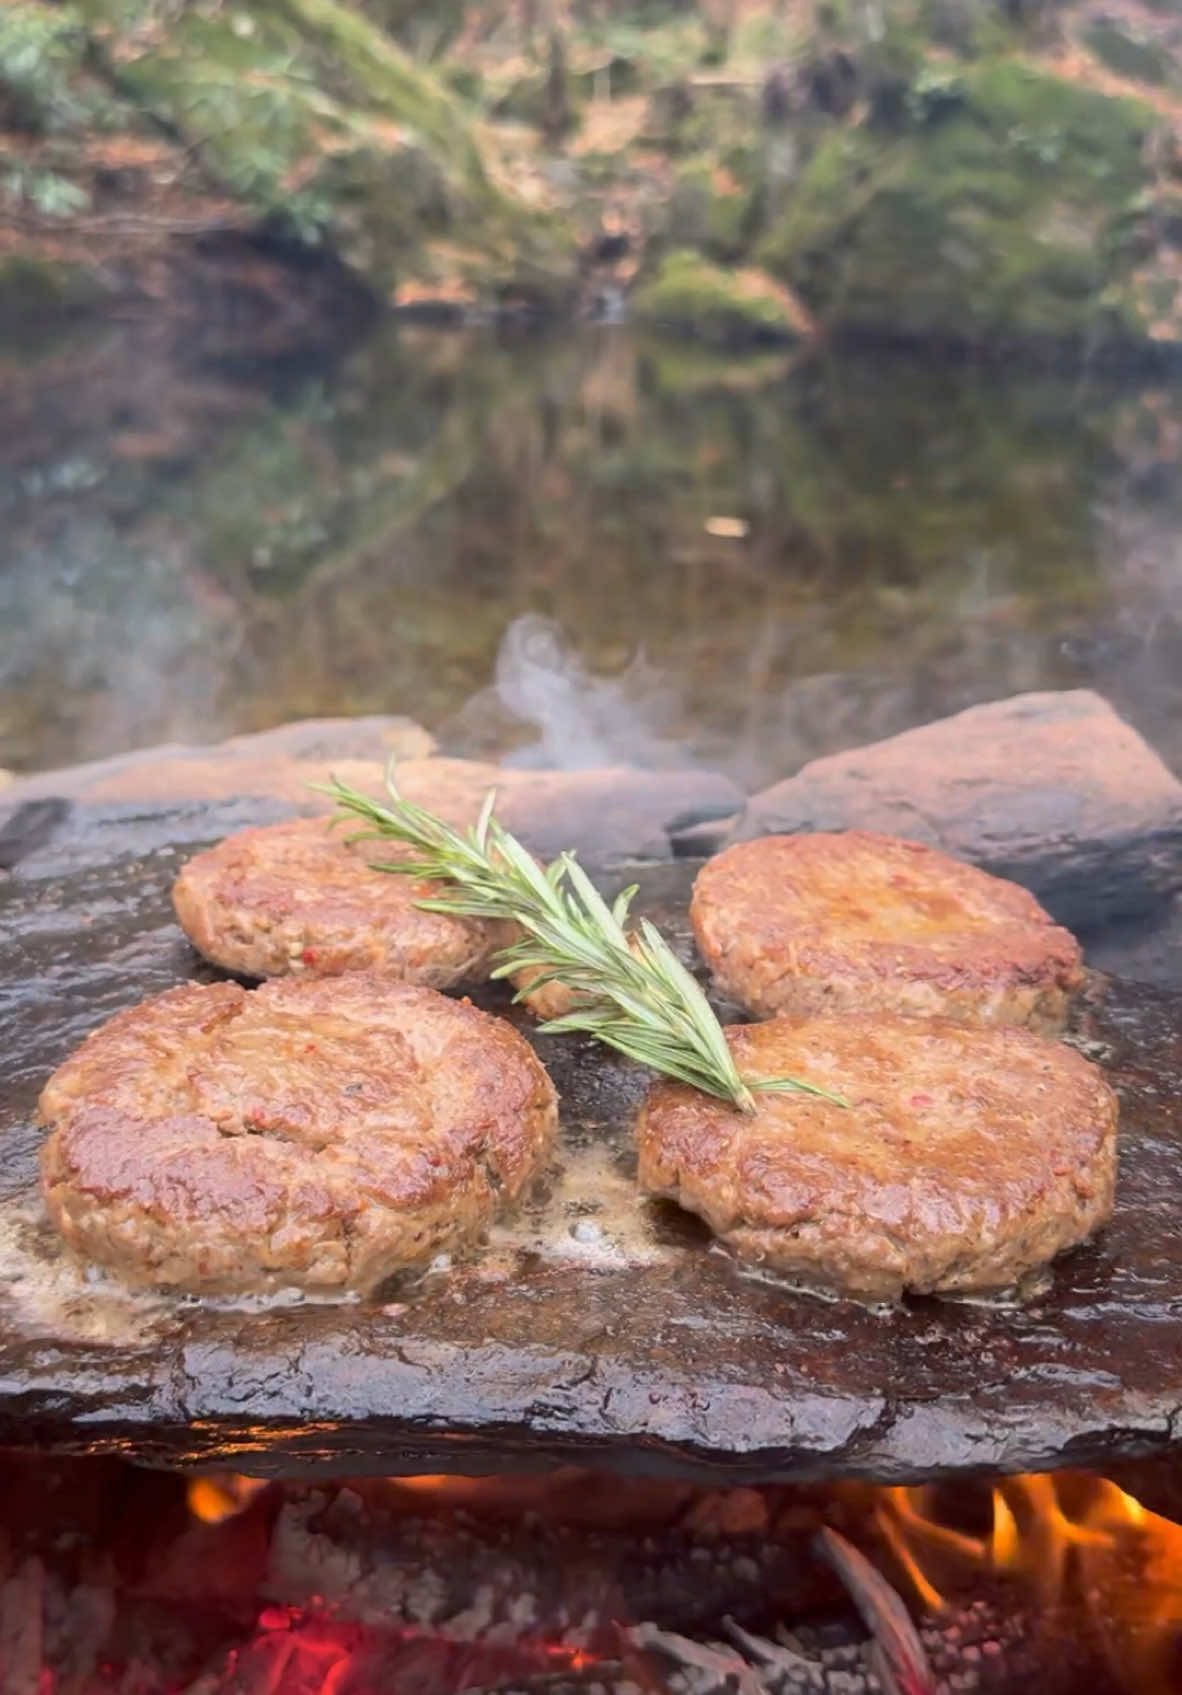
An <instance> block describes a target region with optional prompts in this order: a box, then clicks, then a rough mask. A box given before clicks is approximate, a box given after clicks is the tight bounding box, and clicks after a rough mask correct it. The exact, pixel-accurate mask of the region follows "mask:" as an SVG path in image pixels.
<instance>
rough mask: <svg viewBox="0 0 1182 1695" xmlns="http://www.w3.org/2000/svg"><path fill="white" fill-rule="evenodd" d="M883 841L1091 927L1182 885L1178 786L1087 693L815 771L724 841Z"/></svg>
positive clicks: (962, 718)
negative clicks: (902, 844)
mask: <svg viewBox="0 0 1182 1695" xmlns="http://www.w3.org/2000/svg"><path fill="white" fill-rule="evenodd" d="M850 829H860V830H881V831H883V832H885V833H887V834H891V835H897V836H908V837H911V838H912V839H913V840H916V841H922V842H928V843H930V844H931V845H933V846H934V847H939V848H942V849H944V850H945V852H947V853H950V854H953V855H955V856H956V857H957V858H959V859H966V860H969V861H970V862H971V863H973V864H975V865H981V866H984V867H985V868H986V869H987V870H989V871H993V872H995V873H997V874H998V875H999V876H1002V877H1011V878H1013V879H1014V881H1015V882H1018V883H1023V884H1025V885H1026V887H1027V888H1029V889H1031V890H1033V892H1034V893H1035V894H1036V895H1038V897H1039V898H1040V900H1042V901H1043V902H1044V903H1045V905H1046V906H1047V907H1048V908H1049V909H1050V911H1051V912H1052V913H1054V915H1055V916H1056V918H1058V919H1059V920H1060V921H1061V922H1063V923H1066V924H1073V925H1076V926H1077V927H1079V928H1081V929H1087V928H1089V927H1091V926H1093V925H1095V924H1098V923H1100V922H1102V921H1104V920H1106V919H1109V918H1112V917H1116V916H1120V915H1126V914H1130V913H1136V912H1143V911H1145V910H1147V909H1149V908H1151V907H1153V906H1154V905H1155V904H1156V903H1157V902H1158V901H1160V900H1162V899H1164V898H1165V897H1167V896H1168V895H1169V894H1171V893H1172V892H1173V891H1174V890H1176V889H1178V888H1179V887H1182V783H1179V781H1178V779H1177V778H1176V777H1175V776H1173V774H1172V773H1171V772H1170V771H1169V770H1168V769H1167V768H1166V766H1165V765H1163V763H1162V761H1161V760H1160V759H1159V758H1158V756H1157V755H1156V754H1155V753H1154V752H1153V750H1152V749H1151V748H1150V747H1149V746H1148V745H1147V744H1146V743H1145V742H1144V741H1143V740H1142V739H1141V737H1140V736H1139V735H1138V734H1137V732H1136V731H1135V730H1134V729H1132V728H1131V727H1130V726H1129V725H1128V724H1126V723H1125V722H1124V720H1123V719H1122V718H1120V717H1118V716H1117V714H1116V713H1115V712H1114V711H1113V709H1112V707H1111V706H1110V705H1109V704H1108V702H1107V701H1105V700H1103V699H1102V698H1101V697H1100V696H1099V695H1097V694H1094V693H1093V692H1092V691H1091V690H1090V689H1074V690H1069V691H1066V692H1064V693H1046V694H1024V695H1015V696H1013V698H1012V699H1009V700H999V701H991V702H989V703H988V704H987V705H984V706H973V707H970V708H969V709H968V710H967V711H966V712H958V713H957V714H956V715H955V716H954V717H951V718H942V719H939V720H938V721H937V722H936V723H934V724H924V725H922V726H921V727H920V728H919V729H915V730H908V731H905V732H904V733H903V734H902V735H898V736H891V737H890V738H889V739H888V740H887V741H882V742H874V743H872V744H871V745H870V746H869V747H861V748H854V749H852V750H850V751H849V752H846V753H838V754H833V755H831V756H829V757H828V758H825V759H816V760H813V761H812V763H811V764H809V765H806V766H804V768H803V769H802V770H800V771H798V772H797V774H796V775H795V776H794V777H789V778H787V779H786V780H785V781H783V782H780V783H775V784H773V786H772V787H771V788H769V789H765V790H763V792H762V793H760V794H757V795H755V796H754V797H753V799H752V800H751V801H750V803H749V804H748V806H747V810H746V812H745V813H744V814H743V816H742V817H741V818H740V819H739V820H738V821H737V823H736V824H735V825H734V826H733V827H732V829H731V830H730V831H729V833H728V837H727V839H728V840H731V841H742V840H747V839H749V838H751V837H753V836H764V835H775V834H786V835H791V834H794V833H796V832H797V831H806V830H850Z"/></svg>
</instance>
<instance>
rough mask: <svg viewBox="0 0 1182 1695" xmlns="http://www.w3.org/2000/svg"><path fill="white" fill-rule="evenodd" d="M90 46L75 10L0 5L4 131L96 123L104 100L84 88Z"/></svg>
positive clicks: (0, 87)
mask: <svg viewBox="0 0 1182 1695" xmlns="http://www.w3.org/2000/svg"><path fill="white" fill-rule="evenodd" d="M86 45H87V38H86V32H85V30H84V28H83V26H82V22H81V19H80V18H79V16H78V14H77V12H76V11H74V10H73V8H72V7H69V6H61V7H58V6H46V5H35V4H25V3H22V0H17V3H16V4H13V5H0V127H3V126H5V125H6V126H7V127H9V128H12V129H19V130H27V131H30V132H32V133H34V134H40V133H43V132H46V131H54V130H69V129H76V128H79V127H80V126H81V125H83V124H86V123H91V122H94V121H96V120H97V119H98V118H99V116H100V115H101V111H102V108H103V105H104V102H103V101H102V100H101V99H100V98H99V97H98V96H97V95H96V94H95V93H94V92H93V90H90V89H87V88H86V87H85V85H84V81H83V76H82V69H83V57H84V54H85V51H86Z"/></svg>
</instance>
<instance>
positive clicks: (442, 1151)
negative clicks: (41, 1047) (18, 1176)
mask: <svg viewBox="0 0 1182 1695" xmlns="http://www.w3.org/2000/svg"><path fill="white" fill-rule="evenodd" d="M41 1112H42V1116H43V1117H44V1119H45V1122H46V1123H47V1124H48V1126H49V1129H50V1135H49V1138H48V1140H47V1142H46V1144H45V1148H44V1151H43V1155H42V1187H43V1192H44V1195H45V1201H46V1204H47V1206H48V1209H49V1214H50V1217H51V1218H52V1220H53V1222H54V1223H55V1224H56V1226H57V1228H58V1229H59V1230H60V1231H61V1233H62V1235H63V1236H64V1237H65V1239H66V1241H67V1242H68V1243H69V1244H70V1246H71V1247H73V1248H75V1249H77V1251H78V1252H79V1253H80V1254H82V1255H84V1256H85V1257H86V1258H87V1259H90V1260H93V1261H95V1262H97V1263H98V1264H100V1265H103V1266H108V1267H110V1268H111V1269H112V1270H114V1271H117V1272H119V1273H121V1274H122V1275H123V1276H124V1277H125V1278H127V1279H128V1280H130V1281H133V1282H137V1283H153V1284H162V1285H171V1286H175V1287H178V1288H181V1289H187V1290H192V1291H203V1290H232V1291H239V1290H252V1289H267V1288H276V1287H298V1288H304V1289H309V1290H320V1291H325V1292H335V1291H345V1290H350V1289H367V1288H370V1287H371V1286H372V1285H373V1284H375V1283H376V1282H378V1281H379V1280H380V1279H381V1278H382V1277H384V1276H385V1275H386V1274H387V1273H388V1272H390V1271H393V1270H395V1269H396V1268H397V1267H399V1266H403V1265H409V1264H411V1263H413V1262H416V1261H421V1260H424V1259H427V1258H429V1257H430V1256H431V1255H432V1254H434V1253H437V1252H438V1251H439V1250H440V1249H443V1248H449V1247H452V1246H454V1245H455V1244H457V1243H460V1242H463V1241H466V1240H469V1239H471V1238H472V1237H473V1236H475V1235H476V1234H477V1233H478V1232H479V1231H480V1230H481V1229H482V1228H483V1227H484V1226H485V1225H486V1224H487V1223H488V1222H489V1220H490V1219H491V1218H492V1217H493V1215H494V1213H495V1212H496V1211H497V1210H498V1208H499V1207H500V1206H501V1205H502V1204H504V1203H507V1202H510V1201H512V1200H513V1199H515V1197H516V1196H517V1195H518V1194H520V1193H521V1191H522V1190H523V1188H524V1187H525V1186H526V1185H527V1184H528V1183H529V1182H530V1180H531V1178H533V1176H534V1175H535V1174H536V1173H537V1171H538V1170H539V1168H540V1167H541V1166H542V1165H543V1163H544V1162H545V1160H546V1158H547V1156H548V1154H549V1151H550V1148H551V1146H552V1143H553V1139H554V1129H555V1123H556V1118H557V1108H556V1098H555V1094H554V1088H553V1085H552V1084H551V1082H550V1079H549V1077H548V1076H547V1075H546V1072H545V1071H544V1070H543V1068H542V1065H541V1063H540V1062H539V1060H538V1059H537V1057H536V1056H535V1054H534V1052H533V1050H532V1048H531V1047H530V1046H529V1044H528V1043H527V1042H525V1041H524V1040H523V1038H522V1037H520V1036H519V1035H518V1034H517V1032H516V1031H515V1030H513V1029H512V1028H511V1027H510V1026H509V1025H508V1024H506V1023H504V1022H503V1021H502V1020H501V1019H498V1018H494V1017H492V1016H490V1015H489V1014H488V1013H484V1012H478V1011H477V1010H476V1009H475V1008H474V1007H471V1006H468V1005H466V1004H464V1003H462V1002H458V1001H453V1000H448V999H447V998H446V997H445V996H443V995H440V994H437V993H436V992H435V991H434V990H433V989H426V988H420V987H416V986H412V985H409V984H403V983H397V982H394V981H392V980H391V978H390V977H389V976H388V975H386V974H383V973H378V972H373V973H357V974H356V975H351V976H347V977H340V978H333V979H327V978H302V979H288V980H284V981H279V982H273V983H267V984H265V985H264V986H263V987H262V988H259V989H256V990H253V991H248V990H246V989H243V988H241V987H239V985H238V984H236V983H217V984H214V985H212V986H209V987H202V986H199V985H197V984H186V985H184V986H183V987H181V988H178V989H171V990H169V991H168V993H167V994H163V995H160V996H158V997H157V998H156V999H154V1000H150V1001H146V1002H144V1004H143V1005H141V1006H137V1007H134V1008H133V1009H132V1010H130V1011H128V1012H122V1013H120V1014H119V1015H118V1016H117V1017H115V1018H113V1019H111V1021H110V1022H109V1023H108V1024H104V1025H103V1026H102V1027H101V1028H100V1029H98V1030H96V1031H95V1032H94V1033H93V1035H91V1036H90V1037H89V1038H88V1039H87V1040H86V1041H85V1042H84V1043H83V1045H82V1046H81V1048H79V1050H78V1051H77V1053H75V1054H74V1055H73V1057H72V1058H70V1059H68V1060H67V1061H66V1062H65V1064H64V1065H62V1066H61V1067H60V1069H59V1070H58V1071H57V1072H55V1074H54V1076H53V1077H52V1078H51V1079H50V1081H49V1082H48V1083H47V1084H46V1087H45V1089H44V1091H43V1093H42V1095H41Z"/></svg>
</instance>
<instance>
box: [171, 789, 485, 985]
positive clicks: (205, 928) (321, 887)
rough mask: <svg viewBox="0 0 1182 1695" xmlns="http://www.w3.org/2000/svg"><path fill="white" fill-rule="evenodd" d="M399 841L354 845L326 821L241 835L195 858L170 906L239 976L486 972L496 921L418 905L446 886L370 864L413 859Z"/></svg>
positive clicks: (199, 943) (197, 942) (438, 980)
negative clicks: (375, 971) (426, 909)
mask: <svg viewBox="0 0 1182 1695" xmlns="http://www.w3.org/2000/svg"><path fill="white" fill-rule="evenodd" d="M412 857H413V853H412V851H411V850H410V849H408V848H406V847H404V846H403V845H402V844H401V843H398V842H385V841H375V840H369V841H358V842H354V843H353V845H352V846H350V844H349V842H348V840H347V839H346V834H345V833H344V832H343V831H341V830H331V831H330V830H329V828H328V824H327V821H326V820H325V819H323V818H295V819H291V820H289V821H287V822H285V823H282V824H268V825H265V826H263V827H262V828H261V829H254V830H242V831H240V832H239V833H238V834H237V835H233V836H228V837H227V838H226V840H225V841H224V842H219V843H218V845H217V846H216V847H212V848H209V849H207V850H206V851H205V852H204V853H199V854H198V855H197V856H196V858H195V859H191V860H190V861H189V863H188V864H187V865H186V866H185V867H184V869H183V870H182V872H181V874H180V876H179V877H178V878H177V880H176V883H175V885H174V887H173V891H172V900H173V905H174V907H175V908H176V915H177V917H178V919H179V920H180V923H181V927H182V929H183V930H184V931H185V934H186V935H187V936H188V937H189V940H190V941H191V942H192V943H193V945H194V947H196V948H197V949H198V950H199V952H201V953H203V954H204V955H205V957H206V958H207V959H211V960H212V961H213V962H214V964H215V965H220V966H222V968H223V969H224V970H226V971H237V972H240V973H241V974H242V975H243V976H245V977H282V976H286V975H288V974H289V973H291V974H297V975H298V974H300V973H303V972H310V973H313V974H315V975H317V976H336V975H338V974H339V973H341V972H343V971H366V970H370V969H372V968H377V967H381V968H382V969H384V970H386V971H389V972H391V973H392V974H393V975H394V976H396V977H398V978H400V979H401V980H402V981H403V982H407V983H425V984H426V985H427V986H428V987H430V988H433V989H446V988H448V987H449V986H450V985H451V984H453V983H461V982H466V981H470V980H473V979H475V978H478V977H481V976H484V975H486V974H487V971H488V966H489V961H490V959H491V956H492V954H493V953H494V952H495V951H496V950H497V949H498V948H499V947H502V946H504V941H505V935H506V932H505V930H504V927H503V926H501V925H499V924H493V923H486V922H484V921H482V920H481V919H477V918H457V917H453V916H452V915H451V914H450V913H443V912H424V911H423V909H422V908H421V907H420V906H418V905H417V904H416V903H417V902H418V901H421V900H425V899H428V898H430V897H431V896H433V895H438V894H440V893H442V892H443V891H442V890H441V888H440V887H439V885H438V884H436V883H426V882H416V881H412V880H411V879H410V878H409V877H403V876H397V875H394V874H392V873H390V872H386V871H377V870H375V869H374V864H375V863H379V864H380V863H382V862H390V861H394V860H398V859H410V858H412Z"/></svg>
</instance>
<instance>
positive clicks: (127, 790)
mask: <svg viewBox="0 0 1182 1695" xmlns="http://www.w3.org/2000/svg"><path fill="white" fill-rule="evenodd" d="M434 747H435V739H434V737H433V736H431V735H430V734H429V733H428V731H426V730H424V729H423V727H422V725H421V724H416V723H415V722H414V720H413V719H411V718H401V717H389V716H375V717H369V718H302V719H298V720H296V721H295V722H294V723H291V724H281V725H279V726H278V727H277V728H276V729H273V730H260V731H257V732H255V733H254V734H251V735H245V736H231V737H230V738H229V739H228V740H227V741H224V742H214V743H211V744H210V745H208V746H198V747H191V746H186V745H184V744H181V743H176V742H170V743H167V744H164V745H162V746H159V747H150V748H143V749H140V750H137V751H136V752H134V753H120V754H116V755H115V756H114V757H113V758H111V759H97V760H93V761H91V762H89V763H87V764H85V765H71V766H68V767H66V768H65V769H64V770H60V771H44V772H40V773H38V774H37V775H36V776H31V777H20V778H18V779H17V781H16V782H14V783H13V784H12V785H11V786H10V787H9V788H7V789H6V790H5V792H4V802H5V805H6V806H7V807H15V806H18V805H24V804H25V803H26V802H27V801H33V800H44V799H46V798H50V797H52V798H54V799H62V800H75V801H83V802H87V803H89V804H91V805H111V804H113V805H119V804H120V803H123V802H128V801H131V802H141V803H142V802H145V801H151V802H156V803H159V804H162V805H167V804H169V803H172V802H181V801H199V800H223V799H226V798H227V797H231V796H240V795H257V796H260V797H263V796H268V797H270V798H272V799H275V800H287V801H291V802H293V803H294V804H296V805H299V806H306V805H308V804H309V800H308V785H309V783H315V782H327V780H328V777H329V775H330V773H331V772H332V771H339V772H340V774H341V776H342V777H344V776H346V774H347V773H350V772H353V773H355V768H356V766H357V765H358V764H361V765H362V766H363V767H364V771H363V773H362V774H363V775H364V776H369V775H370V772H371V768H373V767H375V766H376V768H378V769H380V768H381V765H382V762H383V761H384V760H387V759H391V758H394V759H399V760H401V759H421V758H423V757H424V756H425V755H428V754H430V753H431V752H432V751H433V749H434ZM350 780H351V779H350Z"/></svg>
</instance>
